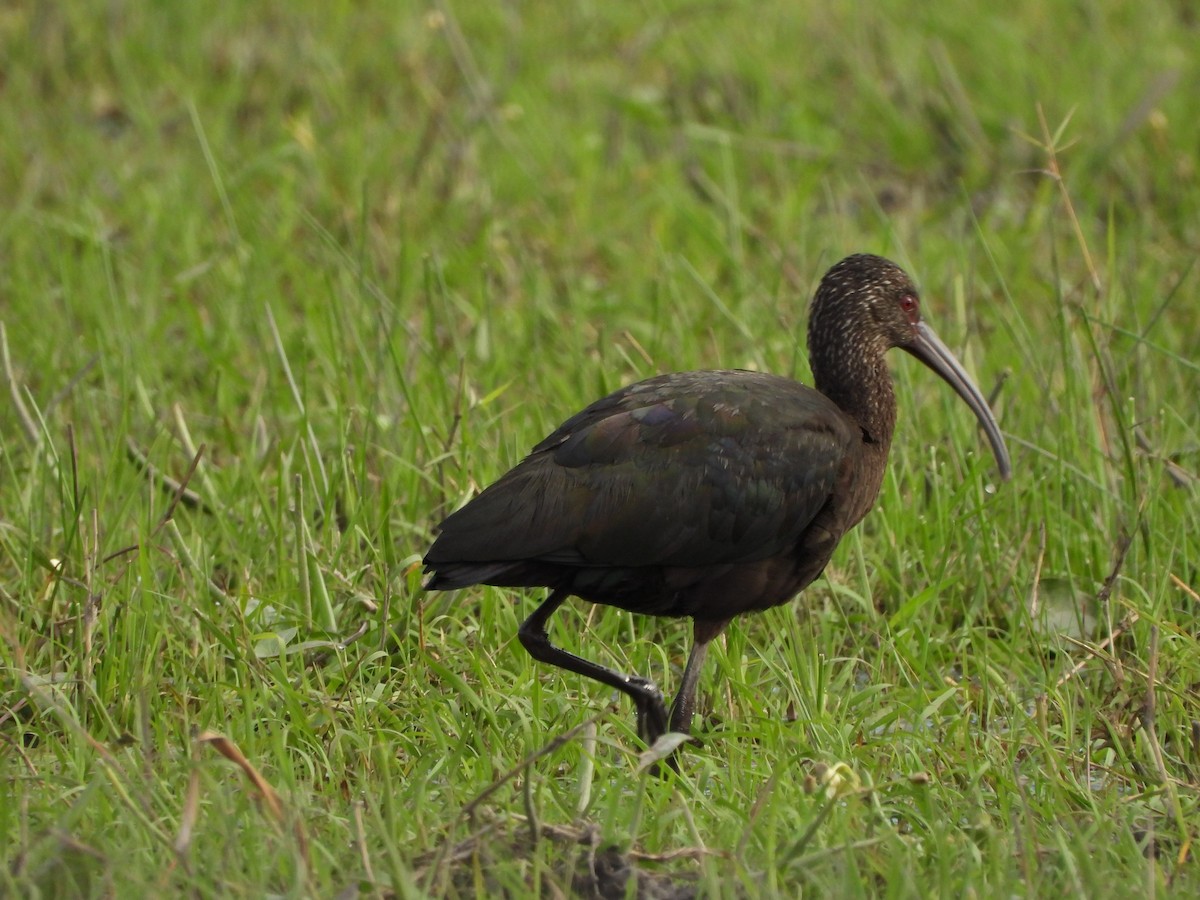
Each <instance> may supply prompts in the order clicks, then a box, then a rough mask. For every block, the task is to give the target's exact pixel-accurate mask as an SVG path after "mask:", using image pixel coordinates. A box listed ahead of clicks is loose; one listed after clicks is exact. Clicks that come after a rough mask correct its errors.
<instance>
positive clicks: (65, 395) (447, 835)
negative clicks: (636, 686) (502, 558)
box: [0, 0, 1200, 897]
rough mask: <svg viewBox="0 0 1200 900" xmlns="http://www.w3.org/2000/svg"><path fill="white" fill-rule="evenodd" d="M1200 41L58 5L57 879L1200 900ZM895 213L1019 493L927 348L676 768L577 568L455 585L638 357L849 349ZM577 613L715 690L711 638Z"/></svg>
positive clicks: (6, 295)
mask: <svg viewBox="0 0 1200 900" xmlns="http://www.w3.org/2000/svg"><path fill="white" fill-rule="evenodd" d="M1051 7H1053V8H1051ZM1198 47H1200V19H1198V17H1197V13H1196V11H1195V9H1194V8H1193V6H1192V5H1191V4H1189V3H1186V2H1183V0H1175V2H1167V0H1161V2H1159V0H1150V2H1148V3H1144V4H1132V3H1126V2H1121V0H1087V2H1081V3H1077V4H1051V5H1049V6H1048V5H1047V4H1045V3H1044V2H1041V0H1038V2H1033V0H1018V2H1017V3H1014V4H1007V5H1005V4H995V3H985V2H979V0H967V2H963V3H958V4H929V3H925V2H917V0H897V2H894V3H881V4H865V3H857V2H851V0H828V2H823V3H816V2H811V3H796V2H785V0H777V2H754V3H752V2H748V0H747V2H738V0H730V2H726V3H685V2H681V0H657V2H643V3H595V2H586V0H579V2H568V3H547V2H528V3H519V2H515V0H513V2H498V3H474V2H472V3H467V2H463V0H429V2H427V3H407V4H389V3H383V2H358V3H350V2H335V3H321V2H316V0H307V2H294V0H289V2H283V0H267V2H261V3H255V4H231V3H226V4H218V3H205V2H196V3H161V4H150V3H136V2H127V3H116V2H113V3H106V4H100V3H95V4H82V3H76V4H49V3H39V2H34V0H18V2H16V3H7V4H5V5H4V7H3V9H2V10H0V134H2V135H3V136H4V137H3V140H0V198H3V199H2V203H0V356H2V359H0V362H2V364H3V365H2V371H0V381H2V382H3V384H2V388H3V390H2V391H0V397H2V399H0V672H2V673H3V674H2V676H0V780H2V781H3V797H2V801H0V856H2V862H0V895H11V896H35V895H40V896H47V897H53V896H95V897H105V896H136V895H162V896H179V895H185V894H186V895H191V896H196V897H231V896H232V897H236V896H244V897H263V896H268V895H274V896H315V897H330V896H341V897H351V896H357V895H362V896H371V897H376V896H382V897H390V896H400V897H410V896H413V897H417V896H423V895H433V896H445V895H450V896H501V895H508V896H525V895H528V894H530V893H533V894H537V895H541V896H547V897H554V896H562V895H563V894H569V893H571V892H572V891H575V892H578V893H581V894H583V895H588V894H592V895H601V896H626V895H627V896H635V895H639V896H646V897H668V896H671V897H685V896H691V895H692V894H693V893H697V894H700V895H704V896H739V895H740V896H746V897H753V896H771V895H778V896H797V895H807V896H818V897H819V896H830V895H839V896H860V895H861V896H880V895H881V896H895V897H909V896H929V895H942V896H956V897H958V896H1006V897H1011V896H1059V895H1066V896H1087V897H1096V896H1107V895H1114V896H1119V895H1125V896H1150V895H1155V894H1160V895H1167V894H1175V895H1178V896H1196V895H1198V894H1200V873H1198V871H1197V864H1196V862H1195V859H1194V858H1195V850H1196V848H1195V847H1194V845H1193V842H1194V841H1195V840H1196V839H1197V837H1198V835H1200V793H1198V787H1200V644H1198V626H1197V611H1198V610H1200V595H1198V594H1197V591H1198V590H1200V502H1198V501H1197V483H1196V480H1197V475H1198V474H1200V413H1198V411H1197V410H1198V401H1197V397H1198V396H1200V306H1197V303H1196V300H1195V296H1196V294H1197V291H1198V290H1200V271H1198V270H1197V266H1196V262H1197V255H1198V250H1200V171H1198V164H1200V115H1197V111H1198V109H1200V107H1198V105H1197V96H1196V91H1195V85H1196V84H1197V83H1200V52H1198V51H1197V48H1198ZM856 251H867V252H875V253H881V254H884V255H887V256H890V257H892V258H894V259H896V260H897V261H899V262H900V263H901V264H903V265H904V266H905V267H906V268H908V269H909V270H910V271H911V272H912V273H913V275H914V276H915V277H916V278H917V279H918V281H919V282H920V283H921V284H922V286H923V291H924V298H925V299H924V305H925V310H926V313H927V315H928V317H929V319H930V320H931V321H932V323H933V324H934V325H935V327H937V329H938V330H939V332H940V334H941V335H942V337H943V338H944V339H945V340H946V341H947V343H948V344H950V345H951V346H952V347H953V348H954V349H955V351H956V352H957V353H958V354H959V355H960V358H961V359H963V361H964V363H965V364H966V366H967V367H968V369H970V370H971V371H972V372H973V373H974V374H975V376H976V378H977V380H978V382H979V384H980V385H981V387H982V388H983V390H984V392H985V393H986V394H989V395H990V396H993V397H994V407H995V409H996V411H997V415H998V418H999V419H1000V422H1001V425H1002V427H1003V429H1004V431H1005V434H1006V435H1007V437H1008V441H1009V444H1010V447H1011V449H1012V451H1013V456H1014V464H1015V470H1016V471H1015V477H1014V478H1013V480H1012V481H1011V482H1010V483H1007V484H1003V485H999V486H996V485H995V484H994V482H995V469H994V464H993V463H992V461H991V459H990V456H989V454H988V451H987V447H986V444H985V443H983V441H982V438H981V436H980V435H979V434H978V433H977V431H976V429H975V426H974V421H973V419H972V417H971V416H970V414H969V413H968V412H967V410H966V408H965V407H964V406H962V404H961V403H959V402H958V401H957V400H956V398H954V397H953V395H952V394H951V392H950V391H949V390H947V389H946V387H945V385H944V384H942V383H941V382H940V381H938V380H937V379H936V378H935V377H934V376H933V375H932V374H931V373H929V372H927V371H926V370H924V369H922V368H921V367H920V366H918V365H916V364H915V363H913V362H912V361H911V360H910V359H908V358H906V357H904V356H903V354H894V358H893V359H892V364H893V367H894V372H895V377H896V381H897V392H898V397H899V401H900V405H901V421H900V425H899V428H898V430H897V435H896V444H895V446H894V449H893V451H892V459H891V467H890V470H889V473H888V475H887V476H886V478H885V482H884V487H883V491H882V493H881V495H880V498H879V502H878V504H877V508H876V510H875V511H874V512H872V513H871V515H870V516H868V518H867V519H866V520H865V521H864V523H863V524H862V525H861V526H860V527H859V529H858V530H857V531H856V532H854V533H853V534H852V535H850V536H849V537H847V539H846V540H845V541H843V543H842V546H841V547H840V548H839V550H838V552H837V554H836V555H835V557H834V561H833V563H832V564H831V565H830V567H829V569H828V570H827V572H826V575H825V577H823V578H821V579H820V580H819V581H818V582H817V583H815V584H814V585H813V586H812V587H811V588H810V589H809V590H807V591H806V592H805V593H804V594H803V595H802V597H801V599H800V600H799V601H798V602H795V603H793V604H790V605H787V606H784V607H781V608H777V609H775V610H772V611H770V612H769V613H766V614H763V615H760V616H756V617H752V618H748V619H745V620H742V621H740V622H738V623H735V625H734V626H732V627H731V628H730V629H729V630H728V632H727V635H726V636H725V637H723V638H722V639H721V640H719V641H718V642H716V644H714V650H713V652H712V653H711V654H710V657H709V661H708V666H707V669H706V671H705V673H704V676H703V680H702V682H701V686H700V695H699V697H700V706H701V712H702V716H701V717H700V719H701V720H702V722H701V723H700V727H699V728H698V732H699V736H700V738H701V741H702V745H701V746H696V747H687V748H685V749H684V751H683V754H682V757H681V762H682V764H681V766H680V771H679V772H678V773H677V774H675V773H669V774H667V775H666V776H665V777H654V776H651V775H647V774H644V773H639V771H638V754H639V751H640V750H641V749H642V748H641V747H640V746H639V744H638V741H637V738H636V735H635V733H634V731H633V715H632V710H631V708H630V706H629V704H628V703H627V702H625V701H624V700H622V701H621V702H616V703H613V700H614V698H613V697H612V696H611V694H610V693H609V692H607V691H605V690H603V689H601V688H599V687H598V686H596V685H594V684H591V683H587V682H584V681H583V680H582V679H580V678H577V677H575V676H571V675H565V674H563V673H561V672H559V671H557V670H554V669H550V668H548V667H545V666H541V665H538V664H536V663H534V662H533V661H532V660H531V659H530V658H529V657H528V656H527V655H526V653H525V652H524V650H523V649H522V648H521V646H520V645H519V644H518V643H517V641H516V640H515V634H516V628H517V626H518V624H519V623H520V621H521V619H522V618H523V617H524V616H525V615H527V614H528V612H529V611H530V610H531V609H532V607H533V604H534V603H535V602H536V600H537V599H538V597H539V596H540V595H539V594H534V595H531V596H524V595H521V594H520V593H519V592H514V591H506V590H499V589H493V588H476V589H472V590H466V591H460V592H455V593H449V594H426V593H424V592H422V590H421V587H420V585H421V572H420V559H421V556H422V554H423V552H424V550H425V549H426V548H427V546H428V544H429V541H430V539H431V535H432V529H433V527H434V526H435V525H436V524H437V522H438V521H439V520H440V517H441V516H442V515H444V514H445V513H446V512H448V511H449V510H451V509H453V508H454V507H456V506H457V505H459V504H461V503H462V502H464V501H465V500H466V499H467V498H469V497H470V496H471V495H472V494H473V493H474V492H476V491H477V490H478V489H479V488H481V487H482V486H483V485H485V484H486V483H488V482H490V481H491V480H492V479H493V478H495V477H496V476H498V475H499V474H501V473H502V472H503V471H505V470H506V469H507V468H508V467H509V466H510V465H512V464H513V463H515V462H516V461H517V460H518V459H520V457H521V456H522V455H523V454H524V453H525V452H526V450H527V449H528V448H529V447H531V446H532V445H533V444H534V443H535V442H536V441H537V440H538V439H540V438H541V437H542V436H543V435H544V434H545V433H546V432H547V431H548V430H549V429H550V428H552V427H553V426H554V425H556V424H557V423H558V422H559V421H561V420H562V419H563V418H565V417H566V416H567V415H568V414H570V413H572V412H574V411H575V410H576V409H578V408H580V407H581V406H582V405H583V404H584V403H585V402H587V401H589V400H591V399H594V398H595V397H598V396H600V395H601V394H602V393H603V392H605V391H607V390H609V389H612V388H615V387H617V386H619V385H620V384H622V383H625V382H628V381H630V380H634V379H636V378H639V377H643V376H647V375H650V374H653V373H656V372H661V371H670V370H677V369H686V368H697V367H718V366H723V367H733V366H741V367H750V368H757V369H763V370H770V371H774V372H778V373H782V374H790V375H795V376H796V377H799V378H801V379H808V377H809V372H808V367H807V362H806V360H805V354H804V350H803V348H804V328H805V322H806V310H807V304H808V300H809V298H810V296H811V293H812V290H813V288H814V286H815V284H816V282H817V280H818V279H819V278H820V276H821V274H822V273H823V272H824V270H825V269H826V268H827V267H828V266H829V265H830V264H832V263H833V262H834V261H836V260H837V259H839V258H840V257H842V256H843V255H845V254H847V253H851V252H856ZM181 488H183V489H182V490H181ZM555 637H556V639H557V640H558V641H560V642H561V643H563V644H564V645H565V646H567V647H568V648H570V649H574V650H577V651H578V652H580V653H582V654H583V655H586V656H589V657H590V658H594V659H599V660H601V661H603V662H606V663H608V664H610V665H614V666H618V667H622V668H624V669H625V670H627V671H638V672H642V673H646V674H649V675H651V676H653V677H654V678H656V679H657V680H658V681H659V682H660V683H661V684H663V685H664V686H666V687H667V689H668V690H671V689H672V688H673V687H674V685H675V684H676V683H677V681H678V677H679V672H680V667H681V665H682V662H683V660H684V657H685V654H686V651H687V645H688V642H689V638H690V629H689V627H688V624H687V623H685V622H678V621H668V620H656V619H647V618H639V617H635V616H631V615H628V614H625V613H621V612H618V611H616V610H609V609H601V608H592V607H588V606H587V605H586V604H583V603H580V602H578V601H574V602H573V603H572V604H570V605H569V608H567V609H564V611H563V614H562V615H561V617H560V618H559V619H558V620H557V623H556V630H555Z"/></svg>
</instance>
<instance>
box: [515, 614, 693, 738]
mask: <svg viewBox="0 0 1200 900" xmlns="http://www.w3.org/2000/svg"><path fill="white" fill-rule="evenodd" d="M569 596H570V594H568V593H567V592H566V591H564V590H554V591H551V592H550V596H549V597H548V598H546V602H544V603H543V604H542V605H541V606H539V607H538V608H537V609H535V610H534V611H533V615H531V616H530V617H529V618H528V619H526V620H525V622H524V623H523V624H522V625H521V630H520V631H518V632H517V637H518V638H520V640H521V644H522V646H524V648H525V649H526V650H528V651H529V655H530V656H532V657H533V658H534V659H536V660H537V661H538V662H543V663H548V664H549V665H552V666H558V667H559V668H560V669H566V670H567V671H568V672H574V673H575V674H576V675H582V676H583V677H584V678H590V679H592V680H593V681H598V682H600V683H601V684H605V685H608V686H609V687H611V688H616V689H617V690H618V691H620V692H621V693H623V694H625V695H627V696H628V697H629V698H630V699H631V700H633V703H634V706H635V707H636V708H637V728H638V735H639V736H640V737H641V739H642V740H643V741H645V742H646V744H647V746H649V745H650V744H653V743H654V742H655V741H656V740H658V739H659V737H661V736H662V735H663V734H664V733H665V732H666V730H667V707H666V704H665V703H664V702H663V695H662V691H660V690H659V689H658V686H657V685H656V684H655V683H654V682H653V681H651V680H650V679H648V678H642V677H641V676H640V675H622V674H621V673H620V672H614V671H613V670H612V669H608V668H605V667H604V666H602V665H600V664H599V663H594V662H591V661H590V660H586V659H583V658H582V657H579V656H576V655H575V654H574V653H568V652H567V651H566V650H563V649H561V648H559V647H555V646H554V645H553V644H551V643H550V636H549V635H548V634H547V633H546V622H547V621H549V619H550V616H551V615H553V614H554V611H555V610H556V609H558V608H559V607H560V606H562V604H563V601H564V600H566V599H567V597H569ZM689 665H690V662H689Z"/></svg>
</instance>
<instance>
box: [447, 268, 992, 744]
mask: <svg viewBox="0 0 1200 900" xmlns="http://www.w3.org/2000/svg"><path fill="white" fill-rule="evenodd" d="M892 347H899V348H901V349H902V350H906V351H908V352H909V353H911V354H912V355H913V356H915V357H917V359H919V360H921V362H923V363H924V364H925V365H927V366H928V367H929V368H931V369H933V371H935V372H936V373H937V374H938V375H940V376H941V377H942V378H943V379H945V380H946V381H947V382H949V384H950V386H951V387H952V388H954V390H955V391H956V392H957V393H958V395H959V396H960V397H962V399H963V400H965V401H966V403H967V405H968V406H970V407H971V409H972V410H973V411H974V413H975V415H976V416H977V417H978V419H979V422H980V424H981V425H982V426H983V430H984V432H985V433H986V435H987V437H988V440H989V441H990V442H991V446H992V452H993V453H994V454H995V457H996V463H997V465H998V466H999V469H1000V474H1001V476H1002V477H1003V478H1007V477H1008V476H1009V473H1010V471H1011V470H1010V465H1009V459H1008V450H1007V449H1006V448H1005V446H1004V439H1003V438H1002V437H1001V435H1000V429H999V427H998V426H997V425H996V420H995V419H994V418H993V417H992V413H991V410H989V409H988V406H987V402H986V401H985V400H984V398H983V395H982V394H981V393H980V392H979V389H978V388H976V387H975V385H974V384H973V383H972V382H971V379H970V378H969V377H968V376H967V373H966V372H965V371H963V368H962V366H961V365H960V364H959V363H958V361H957V360H956V359H955V358H954V355H953V354H952V353H951V352H950V351H949V349H947V347H946V345H945V344H943V343H942V342H941V341H940V340H939V339H938V337H937V335H935V334H934V332H933V331H932V329H930V327H929V326H928V325H926V324H925V323H924V322H923V321H922V320H921V313H920V306H919V303H918V297H917V291H916V288H914V287H913V283H912V281H911V280H910V279H909V277H908V276H907V275H906V274H905V273H904V271H903V270H902V269H901V268H900V267H899V266H897V265H896V264H895V263H892V262H890V261H888V260H886V259H883V258H881V257H878V256H870V255H867V254H859V255H856V256H850V257H847V258H846V259H843V260H842V261H841V262H839V263H838V264H837V265H835V266H834V267H833V268H832V269H830V270H829V272H827V273H826V275H825V277H824V278H823V279H822V280H821V284H820V286H819V287H818V288H817V293H816V296H815V297H814V298H813V303H812V309H811V312H810V316H809V326H808V353H809V361H810V363H811V365H812V373H813V378H814V379H815V381H816V384H817V389H816V390H813V389H812V388H810V387H806V386H805V385H803V384H800V383H798V382H796V381H792V380H791V379H788V378H781V377H779V376H776V375H765V374H761V373H758V372H745V371H736V370H718V371H703V372H681V373H676V374H673V375H660V376H658V377H657V378H649V379H647V380H645V381H640V382H638V383H637V384H632V385H630V386H628V387H625V388H622V389H621V390H619V391H616V392H615V393H613V394H609V395H608V396H607V397H605V398H603V399H602V400H597V401H596V402H595V403H593V404H592V405H591V406H589V407H587V409H585V410H583V411H582V412H580V413H578V414H576V415H574V416H572V417H571V418H569V419H567V421H566V422H564V423H563V424H562V425H561V426H559V428H558V429H556V430H555V431H554V433H553V434H551V435H550V436H549V437H547V438H546V439H545V440H543V441H542V442H541V443H540V444H538V445H537V446H536V447H534V448H533V450H532V452H531V453H530V454H529V455H528V456H527V457H526V458H525V459H524V460H523V461H522V462H521V463H520V464H519V465H517V466H516V467H515V468H514V469H512V470H511V471H509V472H508V473H507V474H506V475H504V476H503V477H502V478H501V479H500V480H499V481H497V482H496V483H495V484H493V485H491V486H490V487H489V488H487V489H486V490H484V491H483V492H482V493H481V494H480V495H479V496H478V497H476V498H475V499H474V500H472V501H471V502H469V503H468V504H467V505H466V506H464V507H463V508H462V509H460V510H458V511H457V512H455V513H453V514H451V515H450V516H449V517H447V518H446V520H445V521H444V522H442V523H441V525H440V526H439V530H440V534H439V536H438V538H437V540H436V541H434V543H433V546H432V547H431V548H430V549H429V552H428V553H427V554H426V556H425V566H426V568H427V571H429V572H431V573H432V577H431V578H430V579H429V582H428V584H427V587H428V588H429V589H431V590H450V589H453V588H462V587H466V586H468V585H472V584H490V585H500V586H509V587H536V586H544V587H547V588H549V589H550V594H549V597H548V598H547V599H546V600H545V602H543V603H542V605H541V606H539V607H538V608H537V609H536V610H535V611H534V613H533V615H531V616H530V617H529V618H528V619H527V620H526V621H525V623H524V624H523V625H522V626H521V629H520V633H519V636H520V639H521V643H522V644H524V646H525V648H526V649H527V650H528V651H529V653H530V654H532V655H533V657H534V658H535V659H537V660H539V661H541V662H545V663H551V664H553V665H556V666H560V667H562V668H564V669H568V670H570V671H572V672H576V673H578V674H580V675H584V676H586V677H588V678H592V679H595V680H596V681H599V682H601V683H602V684H606V685H608V686H609V687H613V688H616V689H617V690H619V691H622V692H624V693H625V694H627V695H629V697H631V698H632V699H633V702H634V703H635V704H636V706H637V712H638V732H639V734H640V735H641V736H642V738H643V739H644V740H645V741H646V742H647V743H652V742H653V741H655V740H656V739H657V738H658V737H659V736H660V735H661V734H662V733H663V732H664V731H665V730H666V729H667V728H668V727H669V728H670V730H672V731H677V732H684V733H688V732H689V731H690V727H691V721H692V710H693V708H694V705H695V695H696V682H697V680H698V678H699V674H700V668H701V665H702V664H703V662H704V656H705V652H706V649H707V647H708V644H709V642H710V641H711V640H712V639H713V638H714V637H716V636H717V635H718V634H720V633H721V631H722V630H723V629H724V628H725V626H726V625H727V624H728V623H729V621H730V620H731V619H732V618H733V617H734V616H737V615H740V614H742V613H747V612H754V611H756V610H763V609H768V608H769V607H772V606H776V605H778V604H780V603H784V602H786V601H787V600H789V599H790V598H792V597H793V596H795V594H796V593H797V592H798V591H799V590H801V589H802V588H804V587H805V586H806V585H808V584H809V583H810V582H811V581H812V580H813V579H815V578H816V577H817V576H818V575H820V574H821V572H822V570H823V569H824V568H825V564H826V563H828V562H829V557H830V555H831V554H832V553H833V549H834V547H836V546H837V543H838V541H839V540H841V537H842V535H844V534H845V533H846V532H847V531H849V530H850V529H851V528H853V527H854V526H855V525H856V524H858V522H859V521H860V520H861V519H862V518H863V516H865V515H866V514H867V511H868V510H869V509H870V508H871V505H872V504H873V503H874V502H875V497H876V495H877V494H878V493H879V486H880V484H881V482H882V480H883V469H884V464H885V463H886V461H887V455H888V448H889V447H890V446H891V443H892V431H893V430H894V428H895V424H896V399H895V394H894V393H893V390H892V380H891V374H890V372H889V371H888V367H887V363H886V362H885V360H884V354H885V353H886V352H887V351H888V350H889V349H891V348H892ZM572 595H574V596H576V597H581V598H583V599H584V600H588V601H590V602H592V603H603V604H607V605H609V606H616V607H619V608H621V609H626V610H630V611H631V612H637V613H647V614H650V615H656V616H691V617H692V620H693V623H694V634H695V642H694V644H693V647H692V652H691V655H690V656H689V657H688V661H687V666H686V667H685V668H684V671H683V677H682V681H681V683H680V687H679V691H678V693H677V694H676V697H675V703H674V704H673V706H672V708H671V712H670V716H669V718H668V714H667V710H666V707H665V705H664V703H663V697H662V694H661V692H660V691H659V689H658V688H657V687H656V686H655V685H654V683H653V682H651V681H650V680H648V679H646V678H642V677H640V676H637V675H622V674H620V673H618V672H614V671H612V670H611V669H607V668H605V667H604V666H601V665H599V664H597V663H594V662H590V661H588V660H586V659H582V658H580V657H578V656H575V655H574V654H571V653H568V652H566V651H565V650H562V649H560V648H558V647H555V646H554V645H553V644H551V643H550V638H549V636H548V635H547V633H546V623H547V621H548V620H549V618H550V616H551V614H553V612H554V611H555V610H556V609H558V607H559V606H560V605H562V603H563V601H564V600H566V599H567V597H569V596H572Z"/></svg>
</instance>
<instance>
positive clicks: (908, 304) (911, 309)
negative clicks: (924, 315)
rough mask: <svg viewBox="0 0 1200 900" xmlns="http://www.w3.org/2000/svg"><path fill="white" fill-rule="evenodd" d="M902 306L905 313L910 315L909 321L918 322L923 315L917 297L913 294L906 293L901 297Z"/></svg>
mask: <svg viewBox="0 0 1200 900" xmlns="http://www.w3.org/2000/svg"><path fill="white" fill-rule="evenodd" d="M900 308H901V309H902V310H904V314H905V315H906V316H908V321H910V322H916V321H917V319H919V318H920V317H921V310H920V306H919V305H918V303H917V298H916V297H915V296H914V295H912V294H905V295H904V296H903V297H901V298H900Z"/></svg>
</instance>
